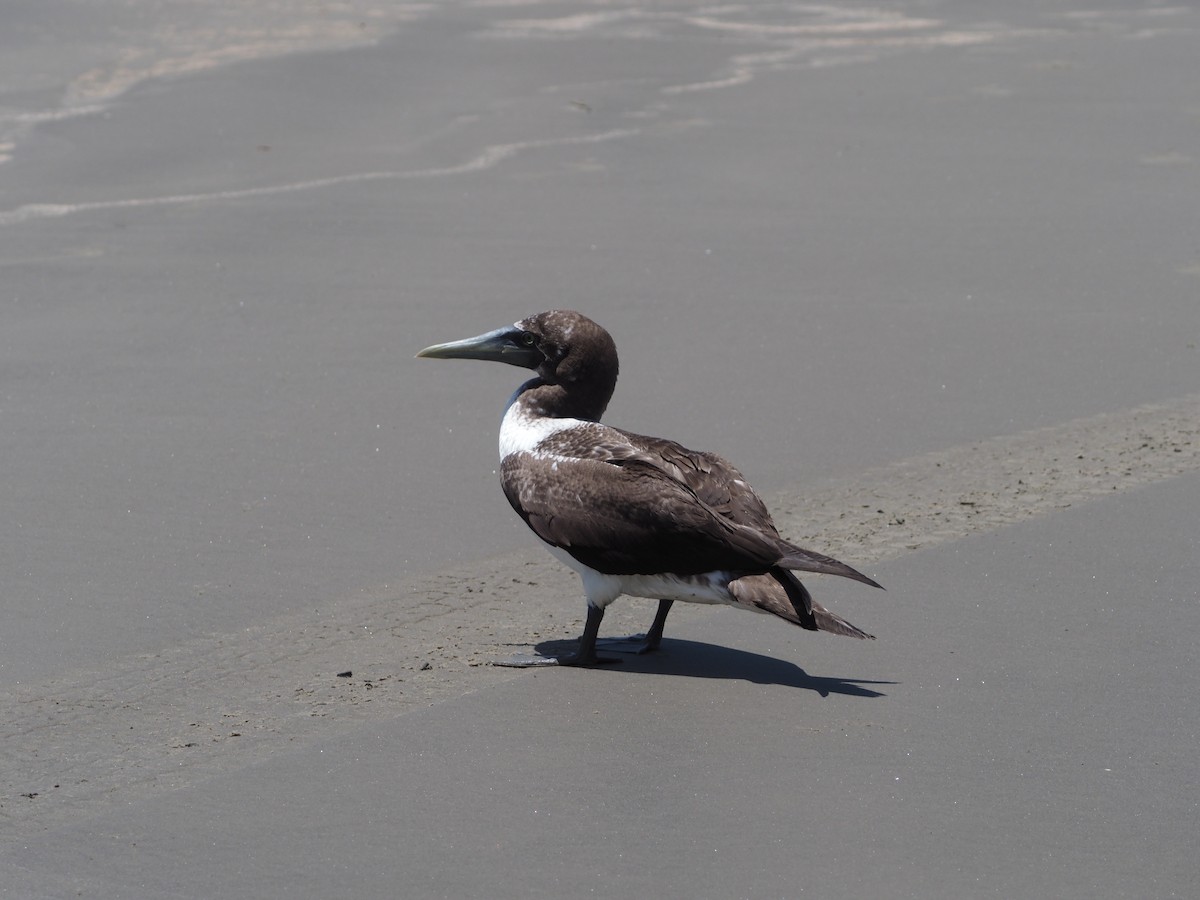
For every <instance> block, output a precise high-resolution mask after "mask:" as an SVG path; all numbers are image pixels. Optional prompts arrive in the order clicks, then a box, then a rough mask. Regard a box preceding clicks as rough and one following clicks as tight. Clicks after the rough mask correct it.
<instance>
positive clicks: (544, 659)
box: [492, 653, 621, 669]
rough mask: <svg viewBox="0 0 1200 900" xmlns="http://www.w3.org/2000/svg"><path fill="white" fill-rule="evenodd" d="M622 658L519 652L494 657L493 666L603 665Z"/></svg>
mask: <svg viewBox="0 0 1200 900" xmlns="http://www.w3.org/2000/svg"><path fill="white" fill-rule="evenodd" d="M620 661H621V660H619V659H617V658H615V657H612V656H597V655H596V654H594V653H593V654H592V655H591V658H590V659H589V658H587V657H585V656H582V655H580V654H579V653H562V654H559V655H558V656H542V655H541V654H540V653H518V654H516V655H515V656H510V657H509V658H508V659H494V660H492V665H493V666H507V667H509V668H513V669H532V668H538V667H541V666H580V667H586V666H603V665H611V664H612V663H619V662H620Z"/></svg>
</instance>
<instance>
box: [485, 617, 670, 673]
mask: <svg viewBox="0 0 1200 900" xmlns="http://www.w3.org/2000/svg"><path fill="white" fill-rule="evenodd" d="M603 619H604V608H603V607H600V606H592V604H590V603H589V604H588V611H587V622H586V623H585V624H584V626H583V635H582V636H581V637H580V638H579V649H578V650H576V651H575V652H574V653H564V654H561V655H559V656H534V655H528V654H522V655H519V656H514V657H513V658H512V659H505V660H496V661H495V662H494V665H497V666H512V667H515V668H528V667H532V666H595V665H600V664H601V663H616V662H620V660H619V659H613V658H612V657H607V656H597V655H596V635H597V634H599V633H600V622H601V621H603ZM660 631H661V629H660Z"/></svg>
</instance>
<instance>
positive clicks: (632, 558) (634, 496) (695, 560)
mask: <svg viewBox="0 0 1200 900" xmlns="http://www.w3.org/2000/svg"><path fill="white" fill-rule="evenodd" d="M568 466H569V467H570V473H569V477H568V476H567V475H566V473H564V472H563V469H564V468H565V467H568ZM500 478H501V484H502V485H503V487H504V494H505V496H506V497H507V498H508V501H509V503H511V504H512V506H513V509H515V510H516V511H517V513H518V514H520V516H521V517H522V518H523V519H524V520H525V521H526V523H527V524H528V525H529V527H530V528H532V529H533V531H534V533H536V534H537V535H538V537H540V538H541V539H542V540H544V541H546V542H547V543H549V544H553V545H554V546H556V547H561V548H563V549H564V550H566V551H567V552H568V553H570V554H571V555H572V556H573V557H575V558H576V559H578V560H579V561H580V562H582V563H583V564H584V565H587V566H590V567H591V568H593V569H596V570H597V571H600V572H604V573H607V574H611V575H630V574H651V573H657V572H673V573H676V574H679V575H696V574H699V573H701V572H711V571H715V570H732V571H737V572H765V571H766V570H767V569H769V568H770V567H771V566H773V565H774V564H775V563H776V562H777V561H778V560H779V559H780V558H781V557H784V556H785V555H786V554H788V553H789V551H790V550H791V549H792V548H791V547H790V546H789V545H788V544H786V543H785V542H784V541H782V540H780V539H779V538H777V537H775V536H774V535H772V534H762V533H761V532H759V531H757V530H756V529H754V528H749V527H746V526H743V525H739V524H737V523H735V522H733V521H731V520H730V519H728V518H726V517H724V516H722V515H720V514H718V513H717V512H715V511H713V510H712V509H711V508H710V507H709V506H708V505H707V504H706V503H704V502H703V501H702V500H701V499H700V498H699V497H698V496H697V495H696V492H695V491H693V490H692V489H691V488H689V487H688V486H687V484H686V483H681V482H680V481H678V480H676V479H675V478H673V477H671V475H669V474H668V473H666V472H664V471H663V470H662V469H661V468H660V467H658V466H655V465H653V464H652V463H648V462H645V461H644V460H641V459H629V458H627V459H615V458H614V459H611V460H609V461H607V462H600V461H598V460H591V459H581V460H566V461H561V460H560V461H555V460H553V459H548V458H545V457H535V456H534V455H532V454H529V453H517V454H512V455H510V456H509V457H507V458H505V459H504V461H503V462H502V463H501V467H500Z"/></svg>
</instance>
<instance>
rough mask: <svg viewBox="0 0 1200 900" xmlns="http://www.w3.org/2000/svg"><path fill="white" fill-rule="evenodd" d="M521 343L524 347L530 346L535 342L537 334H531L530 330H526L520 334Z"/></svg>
mask: <svg viewBox="0 0 1200 900" xmlns="http://www.w3.org/2000/svg"><path fill="white" fill-rule="evenodd" d="M521 343H522V344H524V345H525V346H526V347H532V346H533V345H534V344H536V343H537V335H536V334H533V333H532V332H529V331H526V332H524V333H523V334H522V335H521Z"/></svg>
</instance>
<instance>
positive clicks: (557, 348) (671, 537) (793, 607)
mask: <svg viewBox="0 0 1200 900" xmlns="http://www.w3.org/2000/svg"><path fill="white" fill-rule="evenodd" d="M417 356H418V357H421V358H427V359H474V360H488V361H494V362H503V363H507V364H509V365H513V366H518V367H520V368H524V369H531V370H533V372H534V373H535V374H534V377H533V378H531V379H529V380H528V381H526V382H524V383H523V384H522V385H521V386H520V387H518V388H517V390H516V392H515V393H513V395H512V397H511V398H510V399H509V401H508V404H507V406H506V407H505V410H504V416H503V419H502V420H501V425H500V483H501V487H502V488H503V491H504V496H505V497H506V498H507V499H508V502H509V503H510V504H511V505H512V508H513V509H514V510H515V511H516V512H517V514H518V515H519V516H520V517H521V518H522V519H523V520H524V521H525V523H526V524H527V525H528V526H529V528H530V529H531V530H532V531H533V533H534V534H535V535H536V536H537V537H538V538H539V539H540V540H541V542H542V543H543V544H545V545H546V547H547V549H549V551H550V552H551V554H553V555H554V556H555V557H556V558H558V559H559V560H560V561H562V562H563V563H565V564H566V565H567V566H569V567H570V568H572V569H574V570H575V571H576V572H577V573H578V574H579V576H580V579H581V581H582V583H583V590H584V594H585V595H586V598H587V618H586V622H585V624H584V629H583V634H582V636H581V637H580V639H579V644H578V648H577V649H576V650H575V651H574V652H564V653H560V654H557V655H555V656H527V657H521V658H518V659H517V660H514V661H511V662H510V663H509V664H514V665H561V666H594V665H597V664H599V663H605V662H612V661H615V659H613V658H611V657H605V656H601V655H600V654H599V653H598V651H597V646H598V642H599V645H600V647H601V649H608V645H607V644H606V643H605V642H603V641H599V637H598V636H599V630H600V624H601V621H602V620H603V618H604V611H605V609H606V608H607V607H608V606H609V605H610V604H611V603H612V602H613V601H614V600H616V599H617V598H618V597H619V596H621V595H628V596H634V597H644V598H649V599H657V600H658V601H659V604H658V609H657V611H656V613H655V616H654V621H653V623H652V624H651V626H650V629H649V630H648V631H647V632H646V634H645V635H644V636H641V635H638V636H636V637H635V638H634V639H631V641H632V642H631V641H624V640H623V641H616V642H612V643H613V645H614V647H613V648H614V649H623V650H631V651H633V652H641V653H646V652H652V651H655V650H658V649H659V647H660V646H661V643H662V640H663V629H664V626H665V624H666V619H667V615H668V613H669V612H670V610H671V607H672V605H673V604H674V603H675V602H676V601H686V602H692V603H710V604H725V605H728V606H733V607H737V608H739V609H747V610H752V611H756V612H762V613H770V614H772V615H775V616H778V617H779V618H781V619H784V620H786V621H788V622H790V623H792V624H793V625H798V626H800V627H801V628H804V629H807V630H809V631H827V632H831V633H833V634H840V635H845V636H848V637H854V638H859V639H869V640H874V639H875V638H874V635H871V634H868V633H867V632H865V631H863V630H862V629H860V628H858V627H856V626H854V625H852V624H850V623H849V622H847V621H846V620H845V619H843V618H842V617H841V616H838V615H836V614H835V613H832V612H830V611H829V610H828V609H826V608H825V607H824V606H822V605H821V604H820V603H818V602H817V601H816V600H814V599H813V597H812V595H811V594H810V593H809V591H808V589H807V588H806V587H805V586H804V584H803V583H802V582H801V581H800V579H799V578H798V577H797V576H796V574H795V573H796V572H797V571H801V572H817V573H824V574H831V575H840V576H842V577H844V578H850V579H853V580H855V581H858V582H861V583H863V584H866V585H870V586H872V587H877V588H878V587H882V586H881V585H880V584H878V583H877V582H875V581H874V580H873V579H871V578H868V577H867V576H866V575H863V574H862V573H861V572H859V571H857V570H855V569H853V568H851V567H850V566H848V565H846V564H845V563H843V562H839V561H838V560H836V559H833V558H831V557H829V556H825V555H823V554H821V553H816V552H814V551H812V550H805V549H804V548H802V547H799V546H797V545H796V544H794V543H791V542H789V541H787V540H786V539H784V538H783V537H782V536H781V535H780V533H779V530H778V529H777V528H776V526H775V523H774V521H772V518H771V513H770V511H769V510H768V509H767V506H766V504H765V503H764V502H763V500H762V498H761V497H759V495H758V494H757V493H755V491H754V489H753V488H752V487H750V485H749V483H748V482H747V481H746V479H745V477H744V476H743V475H742V473H741V472H740V471H738V470H737V469H736V468H735V467H734V466H733V465H732V464H731V463H729V462H728V461H727V460H725V459H723V458H722V457H720V456H718V455H716V454H714V453H707V452H704V451H699V450H689V449H688V448H686V447H684V446H682V445H681V444H678V443H676V442H675V441H671V440H667V439H666V438H658V437H650V436H647V435H641V434H636V433H634V432H631V431H624V430H621V429H619V428H615V427H613V426H611V425H608V424H604V423H602V422H601V421H600V419H601V417H602V416H603V414H604V411H605V409H607V407H608V403H609V400H611V399H612V395H613V392H614V391H615V389H616V385H617V374H618V370H619V365H618V359H617V348H616V344H615V343H614V341H613V339H612V336H611V335H610V334H609V333H608V332H607V331H606V330H605V329H604V328H602V327H601V326H600V325H598V324H597V323H596V322H594V321H592V320H591V319H589V318H588V317H587V316H585V315H583V314H582V313H579V312H575V311H573V310H564V309H554V310H548V311H546V312H541V313H538V314H536V315H533V316H529V317H528V318H525V319H522V320H520V321H518V322H516V323H515V324H513V325H511V326H509V327H505V328H498V329H496V330H494V331H489V332H487V333H485V334H481V335H478V336H477V337H472V338H467V339H465V340H458V341H451V342H449V343H444V344H434V345H433V346H430V347H426V348H425V349H424V350H421V351H420V352H419V353H418V354H417Z"/></svg>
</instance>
